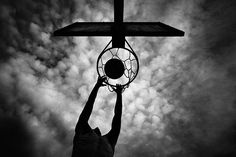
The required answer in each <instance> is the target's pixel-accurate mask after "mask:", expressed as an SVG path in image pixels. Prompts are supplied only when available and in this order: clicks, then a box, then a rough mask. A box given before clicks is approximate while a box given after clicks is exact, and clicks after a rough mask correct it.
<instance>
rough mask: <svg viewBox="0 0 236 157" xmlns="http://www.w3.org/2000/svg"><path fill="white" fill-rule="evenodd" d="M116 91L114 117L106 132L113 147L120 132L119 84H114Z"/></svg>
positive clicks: (120, 90) (120, 102)
mask: <svg viewBox="0 0 236 157" xmlns="http://www.w3.org/2000/svg"><path fill="white" fill-rule="evenodd" d="M115 91H116V93H117V99H116V105H115V109H114V113H115V115H114V117H113V120H112V126H111V130H110V131H109V133H108V134H107V136H108V140H109V142H110V143H111V145H112V147H113V149H114V147H115V145H116V143H117V140H118V137H119V134H120V128H121V116H122V94H121V93H122V87H121V86H120V85H117V86H116V89H115Z"/></svg>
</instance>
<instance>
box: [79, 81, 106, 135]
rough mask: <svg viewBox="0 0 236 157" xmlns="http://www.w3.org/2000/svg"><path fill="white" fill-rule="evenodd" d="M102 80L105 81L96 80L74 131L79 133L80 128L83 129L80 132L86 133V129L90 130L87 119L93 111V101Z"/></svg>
mask: <svg viewBox="0 0 236 157" xmlns="http://www.w3.org/2000/svg"><path fill="white" fill-rule="evenodd" d="M104 80H105V78H104V77H102V78H98V81H97V83H96V85H95V86H94V88H93V90H92V92H91V93H90V95H89V98H88V101H87V103H86V104H85V107H84V109H83V111H82V112H81V114H80V117H79V120H78V123H77V125H76V129H75V130H76V132H77V131H79V129H80V128H83V129H81V131H82V130H83V131H87V130H88V129H90V127H89V125H88V120H89V117H90V115H91V113H92V110H93V105H94V102H95V99H96V97H97V92H98V89H99V88H100V87H101V86H103V82H104Z"/></svg>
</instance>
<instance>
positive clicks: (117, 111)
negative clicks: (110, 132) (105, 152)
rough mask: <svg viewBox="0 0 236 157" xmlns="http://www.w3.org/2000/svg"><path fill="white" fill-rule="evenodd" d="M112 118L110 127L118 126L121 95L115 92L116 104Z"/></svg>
mask: <svg viewBox="0 0 236 157" xmlns="http://www.w3.org/2000/svg"><path fill="white" fill-rule="evenodd" d="M114 114H115V115H114V118H113V123H112V125H113V126H112V127H119V128H120V125H121V116H122V95H121V94H117V100H116V105H115V110H114Z"/></svg>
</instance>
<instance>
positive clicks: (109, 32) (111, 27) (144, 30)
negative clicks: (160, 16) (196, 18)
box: [53, 22, 184, 37]
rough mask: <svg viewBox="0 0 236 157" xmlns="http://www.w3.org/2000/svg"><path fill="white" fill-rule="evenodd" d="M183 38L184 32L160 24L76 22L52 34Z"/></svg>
mask: <svg viewBox="0 0 236 157" xmlns="http://www.w3.org/2000/svg"><path fill="white" fill-rule="evenodd" d="M116 34H117V35H118V34H119V35H120V34H122V35H124V36H153V37H154V36H184V32H183V31H181V30H178V29H176V28H173V27H171V26H168V25H166V24H164V23H161V22H124V23H122V24H119V25H117V24H115V23H114V22H76V23H73V24H71V25H69V26H66V27H64V28H61V29H59V30H57V31H55V32H54V33H53V35H54V36H114V35H116Z"/></svg>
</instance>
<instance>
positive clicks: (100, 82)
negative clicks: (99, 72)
mask: <svg viewBox="0 0 236 157" xmlns="http://www.w3.org/2000/svg"><path fill="white" fill-rule="evenodd" d="M106 80H107V78H106V76H102V77H100V76H99V77H98V80H97V84H96V85H97V86H99V87H101V86H106V84H105V83H104V82H105V81H106Z"/></svg>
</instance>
